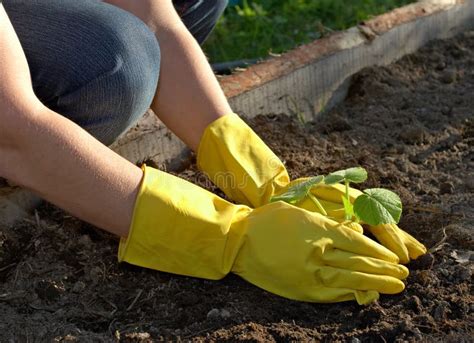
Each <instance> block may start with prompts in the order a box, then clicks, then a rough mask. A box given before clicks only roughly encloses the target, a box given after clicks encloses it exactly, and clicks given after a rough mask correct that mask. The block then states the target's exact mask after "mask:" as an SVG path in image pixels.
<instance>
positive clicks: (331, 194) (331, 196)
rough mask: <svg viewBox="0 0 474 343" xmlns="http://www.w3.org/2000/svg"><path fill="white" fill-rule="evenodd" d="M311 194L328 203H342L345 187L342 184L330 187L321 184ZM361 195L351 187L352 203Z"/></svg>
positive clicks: (350, 196)
mask: <svg viewBox="0 0 474 343" xmlns="http://www.w3.org/2000/svg"><path fill="white" fill-rule="evenodd" d="M311 193H313V194H314V195H315V196H316V197H318V198H320V199H323V200H326V201H332V202H335V203H342V200H341V197H342V196H343V195H344V194H345V186H344V185H342V184H340V183H336V184H334V185H330V186H329V185H325V184H319V185H317V186H315V187H314V188H313V189H312V190H311ZM361 194H362V192H361V191H359V190H358V189H355V188H352V187H349V198H350V199H351V202H354V201H355V199H356V198H357V197H358V196H359V195H361Z"/></svg>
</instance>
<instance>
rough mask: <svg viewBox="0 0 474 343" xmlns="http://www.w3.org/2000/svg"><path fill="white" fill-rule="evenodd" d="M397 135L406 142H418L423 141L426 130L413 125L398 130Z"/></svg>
mask: <svg viewBox="0 0 474 343" xmlns="http://www.w3.org/2000/svg"><path fill="white" fill-rule="evenodd" d="M399 137H400V139H401V140H402V141H404V142H405V143H407V144H419V143H423V142H424V141H425V139H426V131H425V129H424V128H422V127H419V126H415V127H412V128H408V129H406V130H403V131H402V132H400V135H399Z"/></svg>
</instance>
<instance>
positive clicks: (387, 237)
mask: <svg viewBox="0 0 474 343" xmlns="http://www.w3.org/2000/svg"><path fill="white" fill-rule="evenodd" d="M344 192H345V187H344V185H341V184H334V185H331V186H328V185H324V184H320V185H317V186H316V187H315V188H313V190H312V193H313V195H314V196H315V197H316V198H318V199H320V200H321V204H322V205H323V207H325V206H327V212H328V215H330V216H332V217H333V218H334V219H335V220H337V221H341V220H343V218H344V206H343V205H342V195H343V194H344ZM361 194H362V192H361V191H359V190H358V189H355V188H349V198H350V200H351V203H354V201H355V199H356V198H357V197H358V196H359V195H361ZM301 206H302V207H303V208H306V209H308V210H312V211H318V209H317V207H316V206H315V205H314V204H311V203H310V202H308V201H306V200H305V201H304V203H303V204H302V205H301ZM337 206H339V209H338V208H337ZM366 227H367V228H368V230H369V231H370V232H371V233H372V234H373V235H374V236H375V237H376V238H377V240H378V241H379V242H380V243H382V244H383V245H384V246H385V247H387V248H388V249H390V250H391V251H392V252H394V253H395V254H396V255H397V256H398V257H399V259H400V263H408V262H410V259H416V258H418V257H419V256H421V255H424V254H426V251H427V250H426V247H425V246H424V245H423V244H421V243H420V242H418V241H417V240H416V239H415V238H414V237H413V236H411V235H410V234H409V233H407V232H405V231H403V230H402V229H400V228H399V227H398V226H397V225H396V224H381V225H377V226H371V225H367V226H366Z"/></svg>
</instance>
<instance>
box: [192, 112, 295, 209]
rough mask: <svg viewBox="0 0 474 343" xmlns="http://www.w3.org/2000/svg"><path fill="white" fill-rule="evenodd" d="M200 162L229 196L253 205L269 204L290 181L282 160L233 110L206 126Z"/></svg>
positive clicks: (198, 158)
mask: <svg viewBox="0 0 474 343" xmlns="http://www.w3.org/2000/svg"><path fill="white" fill-rule="evenodd" d="M197 164H198V168H199V169H200V170H202V171H203V172H204V173H206V174H207V176H208V177H209V178H210V179H211V180H212V182H213V183H214V184H215V185H216V186H218V187H219V188H220V189H221V190H222V191H224V193H225V194H226V195H227V196H228V197H229V198H230V199H232V200H234V201H237V202H239V203H242V204H246V205H249V206H253V207H259V206H261V205H264V204H266V203H268V202H269V200H270V198H271V197H272V196H273V194H275V192H276V191H277V190H279V189H281V188H283V187H284V186H286V185H287V184H288V183H289V182H290V178H289V176H288V173H287V171H286V168H285V166H284V165H283V163H282V162H281V161H280V159H279V158H278V157H277V156H276V155H275V154H274V153H273V152H272V151H271V150H270V148H269V147H268V146H267V145H266V144H265V143H264V142H263V141H262V140H261V139H260V137H258V136H257V134H256V133H255V132H254V131H253V130H252V129H251V128H250V127H249V126H248V125H247V124H246V123H245V122H244V121H243V120H242V119H240V118H239V116H237V115H236V114H234V113H232V114H228V115H225V116H223V117H221V118H219V119H217V120H216V121H214V122H213V123H211V124H210V125H209V126H208V127H207V128H206V130H205V131H204V134H203V136H202V138H201V142H200V144H199V149H198V152H197Z"/></svg>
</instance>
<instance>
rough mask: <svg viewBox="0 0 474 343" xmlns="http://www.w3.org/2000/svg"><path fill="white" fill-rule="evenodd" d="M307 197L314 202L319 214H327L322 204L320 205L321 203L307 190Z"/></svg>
mask: <svg viewBox="0 0 474 343" xmlns="http://www.w3.org/2000/svg"><path fill="white" fill-rule="evenodd" d="M308 197H309V198H310V199H311V200H312V201H313V202H314V203H315V205H316V206H317V207H318V209H319V210H320V211H321V214H322V215H324V216H327V215H328V213H327V212H326V210H325V209H324V207H323V205H321V203H320V202H319V200H318V199H317V198H316V197H315V196H314V195H313V194H311V192H308Z"/></svg>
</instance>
